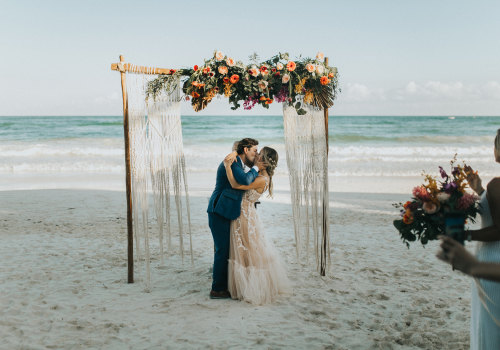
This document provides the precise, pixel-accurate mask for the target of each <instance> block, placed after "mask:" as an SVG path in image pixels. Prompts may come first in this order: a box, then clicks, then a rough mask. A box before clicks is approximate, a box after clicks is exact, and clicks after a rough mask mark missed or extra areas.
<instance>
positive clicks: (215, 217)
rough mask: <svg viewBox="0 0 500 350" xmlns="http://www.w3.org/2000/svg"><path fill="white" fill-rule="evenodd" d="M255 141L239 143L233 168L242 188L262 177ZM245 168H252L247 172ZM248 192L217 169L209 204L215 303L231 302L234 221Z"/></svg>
mask: <svg viewBox="0 0 500 350" xmlns="http://www.w3.org/2000/svg"><path fill="white" fill-rule="evenodd" d="M258 144H259V142H258V141H257V140H254V139H251V138H245V139H243V140H241V141H239V143H238V146H237V147H236V153H237V154H238V156H237V157H236V161H235V162H234V163H233V164H232V165H231V169H232V171H233V176H234V178H235V180H236V181H237V182H238V183H239V184H241V185H250V184H251V183H252V182H253V181H254V180H255V178H256V177H257V175H258V173H259V167H263V164H262V163H261V162H257V164H255V163H256V160H257V145H258ZM245 165H246V166H247V167H249V168H251V169H250V170H249V171H248V172H245ZM243 193H244V191H242V190H235V189H233V188H232V187H231V184H230V183H229V180H228V178H227V175H226V168H225V167H224V162H222V163H221V164H220V165H219V168H218V169H217V179H216V182H215V189H214V192H213V193H212V196H211V197H210V200H209V202H208V209H207V213H208V225H209V226H210V230H211V231H212V237H213V239H214V245H215V255H214V267H213V276H212V277H213V281H212V290H211V291H210V298H211V299H223V298H230V297H231V295H229V292H228V290H227V289H228V287H227V278H228V276H227V269H228V259H229V231H230V225H231V220H235V219H237V218H238V217H239V216H240V211H241V200H242V198H243Z"/></svg>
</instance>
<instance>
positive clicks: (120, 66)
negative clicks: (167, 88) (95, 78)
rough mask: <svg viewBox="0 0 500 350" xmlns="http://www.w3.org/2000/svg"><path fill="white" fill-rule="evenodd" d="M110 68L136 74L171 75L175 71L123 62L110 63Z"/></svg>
mask: <svg viewBox="0 0 500 350" xmlns="http://www.w3.org/2000/svg"><path fill="white" fill-rule="evenodd" d="M111 70H116V71H119V72H122V73H124V72H129V73H138V74H160V75H171V74H174V73H175V72H176V71H177V70H176V69H167V68H155V67H146V66H136V65H133V64H131V63H124V62H119V63H112V64H111Z"/></svg>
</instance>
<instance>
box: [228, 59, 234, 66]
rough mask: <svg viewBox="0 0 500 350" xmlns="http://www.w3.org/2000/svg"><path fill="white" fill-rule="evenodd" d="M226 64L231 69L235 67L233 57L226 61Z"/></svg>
mask: <svg viewBox="0 0 500 350" xmlns="http://www.w3.org/2000/svg"><path fill="white" fill-rule="evenodd" d="M226 64H227V65H228V66H229V67H232V66H234V60H233V59H232V58H231V57H228V58H227V59H226Z"/></svg>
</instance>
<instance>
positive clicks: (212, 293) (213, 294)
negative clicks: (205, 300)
mask: <svg viewBox="0 0 500 350" xmlns="http://www.w3.org/2000/svg"><path fill="white" fill-rule="evenodd" d="M227 298H231V294H229V292H228V291H227V290H225V291H222V292H216V291H215V290H211V291H210V299H227Z"/></svg>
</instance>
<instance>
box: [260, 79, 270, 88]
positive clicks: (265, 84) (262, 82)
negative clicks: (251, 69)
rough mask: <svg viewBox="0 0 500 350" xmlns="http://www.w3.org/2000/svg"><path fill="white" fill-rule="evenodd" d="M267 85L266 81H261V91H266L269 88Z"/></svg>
mask: <svg viewBox="0 0 500 350" xmlns="http://www.w3.org/2000/svg"><path fill="white" fill-rule="evenodd" d="M267 84H268V82H267V81H265V80H261V81H259V89H261V90H265V89H266V88H267Z"/></svg>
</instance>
